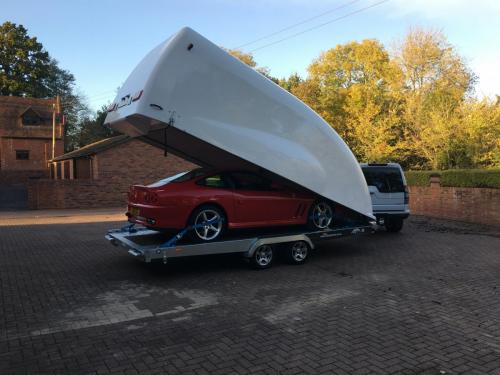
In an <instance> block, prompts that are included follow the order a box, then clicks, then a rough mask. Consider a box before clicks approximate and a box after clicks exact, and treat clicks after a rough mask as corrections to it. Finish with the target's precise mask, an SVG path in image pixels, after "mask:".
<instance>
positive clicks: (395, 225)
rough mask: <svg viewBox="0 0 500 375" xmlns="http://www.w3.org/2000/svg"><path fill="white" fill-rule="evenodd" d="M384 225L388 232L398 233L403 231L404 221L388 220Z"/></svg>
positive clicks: (392, 218)
mask: <svg viewBox="0 0 500 375" xmlns="http://www.w3.org/2000/svg"><path fill="white" fill-rule="evenodd" d="M384 225H385V229H386V230H387V231H388V232H392V233H397V232H399V231H400V230H401V229H403V219H402V218H400V217H391V218H386V219H385V221H384Z"/></svg>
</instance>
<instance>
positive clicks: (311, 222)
mask: <svg viewBox="0 0 500 375" xmlns="http://www.w3.org/2000/svg"><path fill="white" fill-rule="evenodd" d="M332 224H333V207H332V205H331V204H330V203H328V202H327V201H324V200H318V201H316V202H314V203H313V204H312V206H311V208H310V209H309V213H308V216H307V227H308V228H309V229H310V230H314V231H318V230H325V229H328V228H330V227H331V226H332Z"/></svg>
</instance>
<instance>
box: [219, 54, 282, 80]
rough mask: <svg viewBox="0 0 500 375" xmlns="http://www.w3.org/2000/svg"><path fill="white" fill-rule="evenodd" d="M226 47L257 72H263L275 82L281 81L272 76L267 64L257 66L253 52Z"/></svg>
mask: <svg viewBox="0 0 500 375" xmlns="http://www.w3.org/2000/svg"><path fill="white" fill-rule="evenodd" d="M224 49H225V50H226V52H227V53H229V54H230V55H231V56H233V57H236V58H237V59H238V60H240V61H241V62H243V63H245V64H247V65H248V66H249V67H251V68H253V69H255V70H256V71H257V72H259V73H260V74H262V75H263V76H264V77H266V78H268V79H270V80H271V81H273V82H274V83H278V82H279V80H278V79H277V78H275V77H273V76H271V73H270V71H269V68H267V67H265V66H257V63H256V62H255V60H254V58H253V55H252V54H251V53H246V52H243V51H241V50H239V49H227V48H224Z"/></svg>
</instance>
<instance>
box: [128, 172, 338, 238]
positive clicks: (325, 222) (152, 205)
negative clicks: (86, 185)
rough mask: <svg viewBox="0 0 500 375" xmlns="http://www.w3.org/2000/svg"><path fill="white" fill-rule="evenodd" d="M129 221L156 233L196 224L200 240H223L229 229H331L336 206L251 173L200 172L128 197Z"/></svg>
mask: <svg viewBox="0 0 500 375" xmlns="http://www.w3.org/2000/svg"><path fill="white" fill-rule="evenodd" d="M128 197H129V202H128V212H127V216H128V218H129V221H130V222H132V223H138V224H142V225H144V226H146V227H149V228H152V229H183V228H185V227H186V226H188V225H193V226H194V230H192V231H190V235H191V237H192V239H193V240H195V241H213V240H216V239H219V238H220V237H221V236H222V235H223V234H224V232H225V231H226V230H227V229H236V228H256V227H268V226H278V225H300V224H308V225H309V226H310V227H311V229H316V230H321V229H326V228H328V227H329V226H330V225H331V224H332V220H333V205H332V204H331V203H329V202H328V201H325V200H323V199H318V197H317V196H315V195H313V194H311V193H309V192H308V191H305V190H303V189H302V190H301V189H298V188H295V189H292V188H290V187H286V185H285V184H280V183H278V182H276V181H273V180H271V179H268V178H266V177H263V176H260V175H258V174H255V173H252V172H248V171H208V170H206V169H195V170H193V171H190V172H184V173H180V174H177V175H175V176H172V177H169V178H166V179H164V180H160V181H158V182H156V183H154V184H151V185H148V186H142V185H134V186H132V187H131V189H130V192H129V195H128Z"/></svg>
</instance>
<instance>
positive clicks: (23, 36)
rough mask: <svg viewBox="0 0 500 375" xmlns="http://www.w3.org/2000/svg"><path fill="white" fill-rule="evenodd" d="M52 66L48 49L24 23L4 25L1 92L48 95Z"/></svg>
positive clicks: (0, 52)
mask: <svg viewBox="0 0 500 375" xmlns="http://www.w3.org/2000/svg"><path fill="white" fill-rule="evenodd" d="M50 67H51V60H50V56H49V54H48V52H47V51H45V50H44V48H43V46H42V44H41V43H39V42H38V41H37V39H36V38H34V37H30V36H29V35H28V31H27V30H26V29H25V28H24V27H23V26H22V25H19V26H17V25H16V24H14V23H11V22H5V23H3V24H2V25H0V94H1V95H16V96H33V97H46V96H47V93H48V87H47V85H46V82H47V80H48V79H49V78H50V73H51V69H50Z"/></svg>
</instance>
